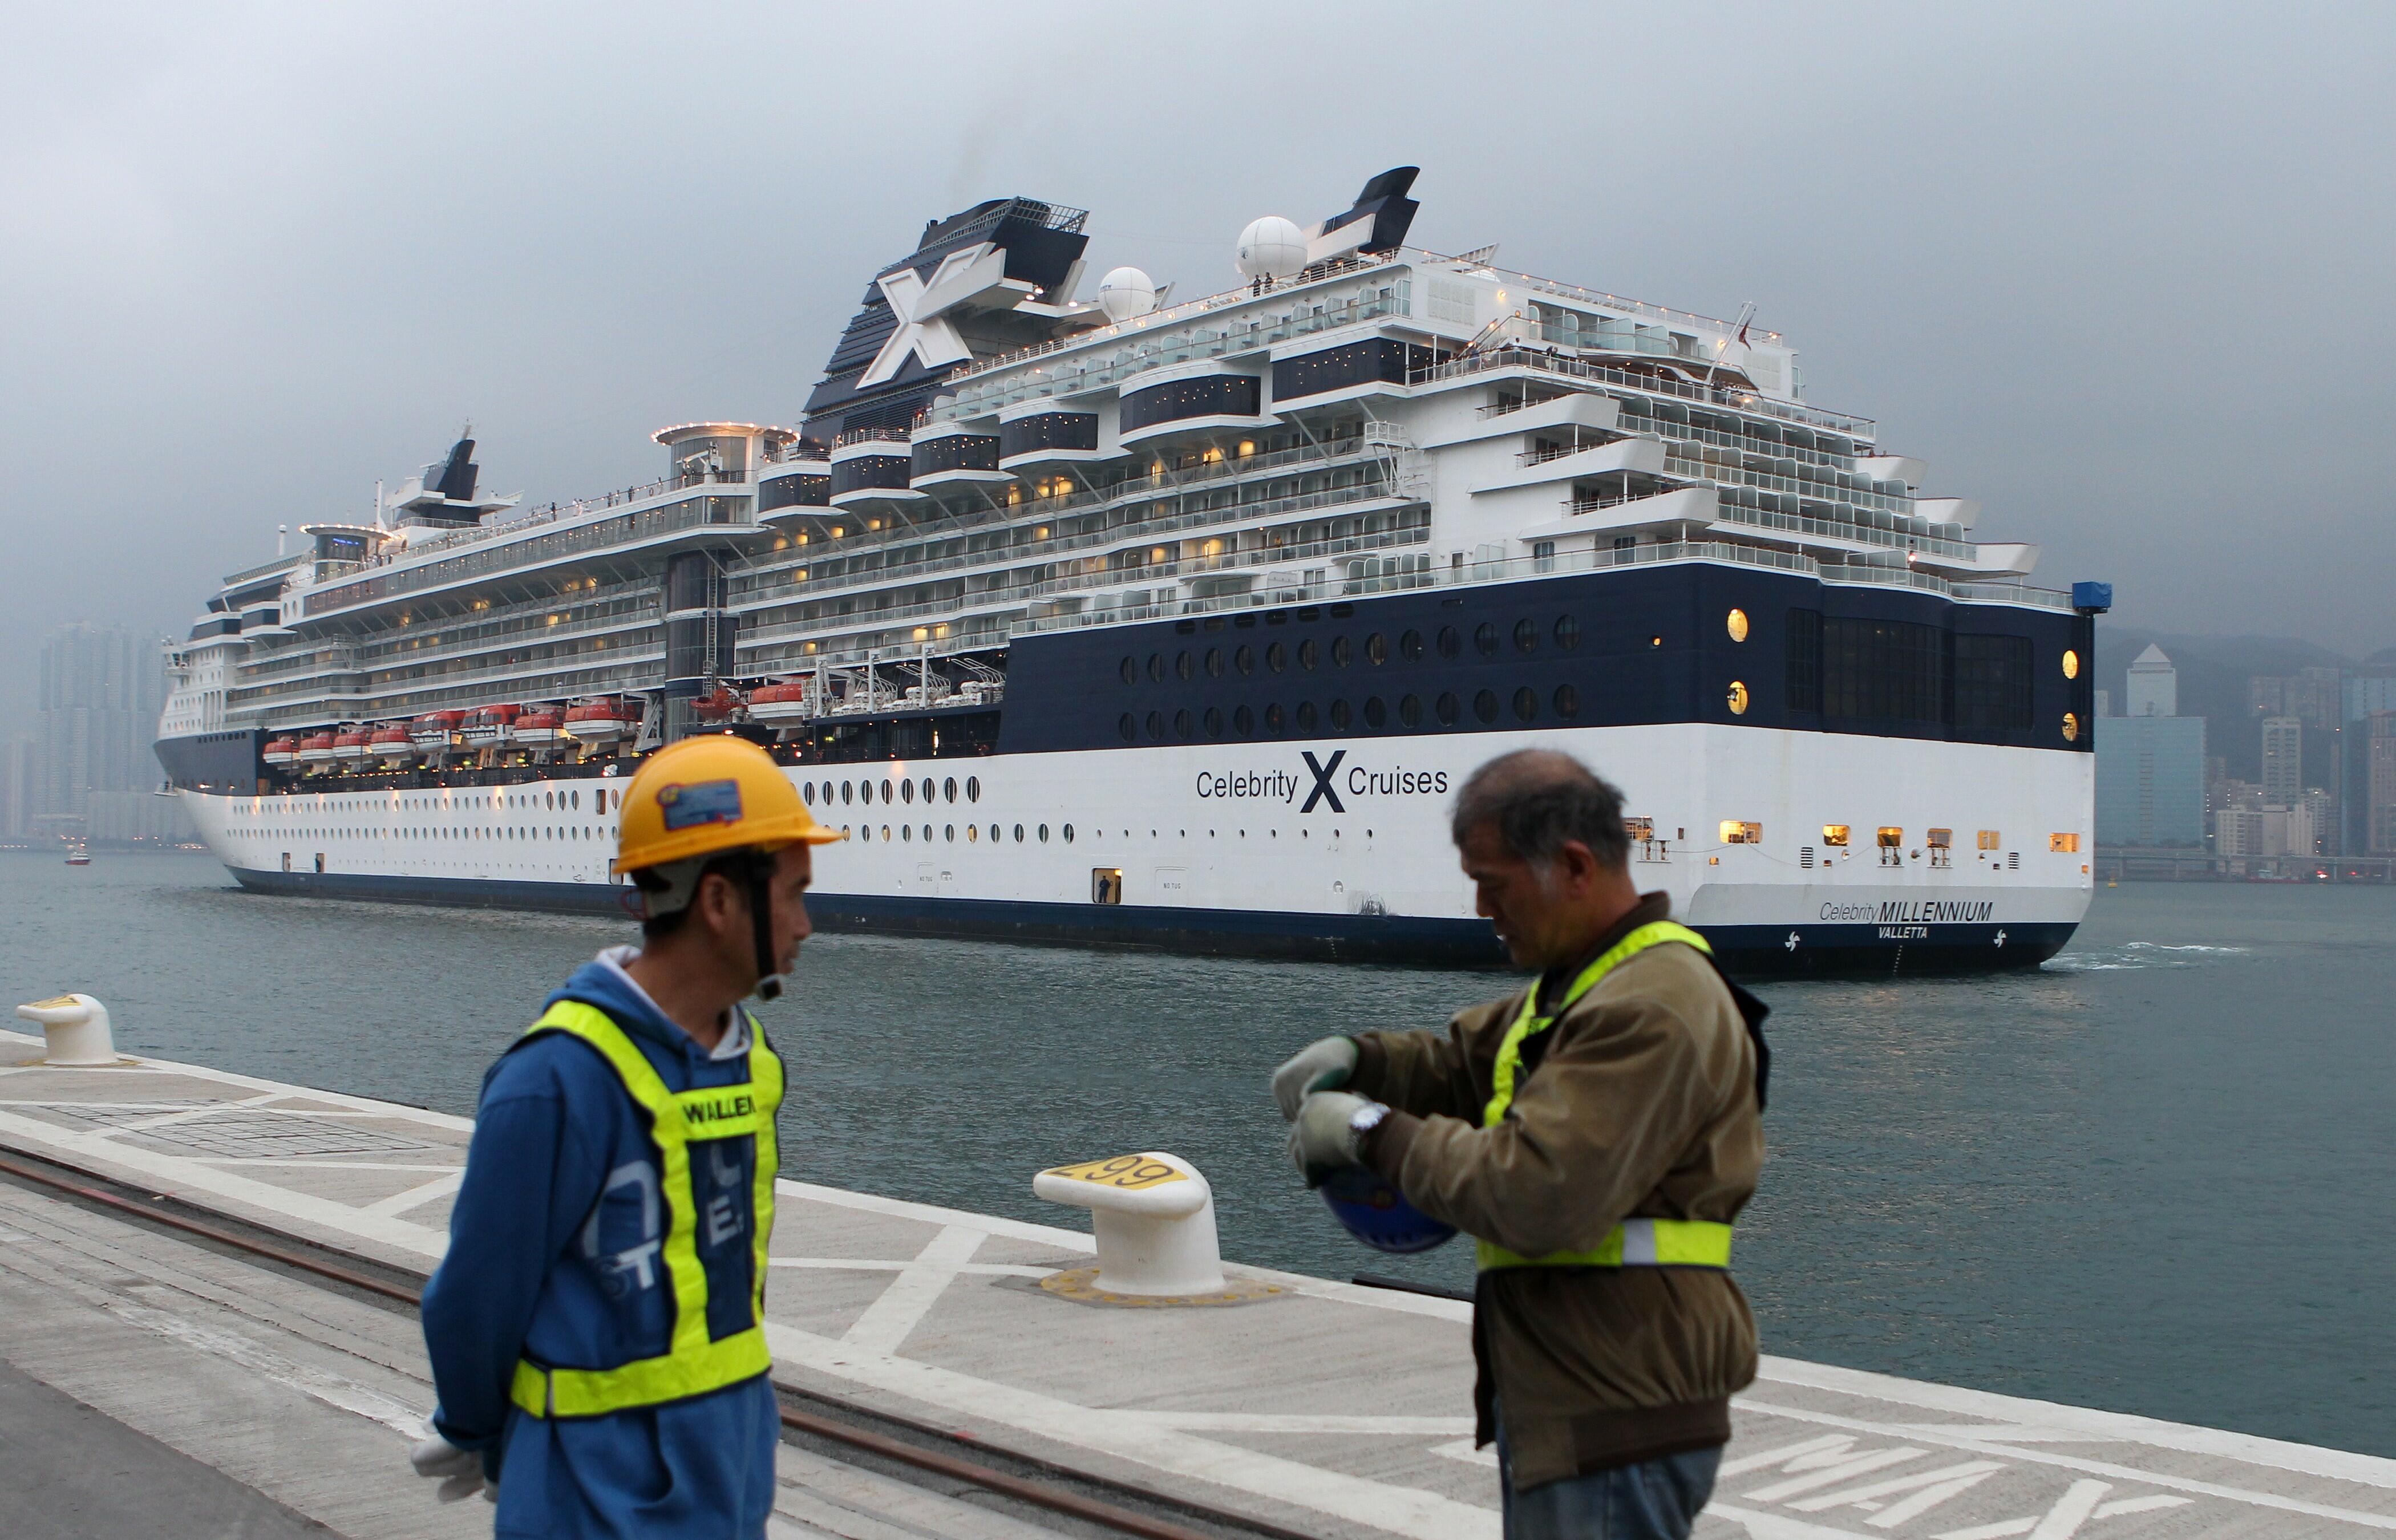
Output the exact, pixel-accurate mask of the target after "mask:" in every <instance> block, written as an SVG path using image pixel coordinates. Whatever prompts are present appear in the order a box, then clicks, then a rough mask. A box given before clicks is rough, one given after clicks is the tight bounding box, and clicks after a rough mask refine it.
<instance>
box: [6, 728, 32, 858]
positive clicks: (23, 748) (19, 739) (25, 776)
mask: <svg viewBox="0 0 2396 1540" xmlns="http://www.w3.org/2000/svg"><path fill="white" fill-rule="evenodd" d="M33 745H34V738H33V734H31V733H12V734H10V735H9V736H8V737H7V738H6V739H0V840H21V839H23V838H24V837H25V834H26V830H27V826H28V825H29V824H30V823H31V822H32V820H33V786H34V782H35V779H36V777H38V775H39V773H40V765H41V760H40V759H39V757H38V756H36V755H35V753H34V751H33Z"/></svg>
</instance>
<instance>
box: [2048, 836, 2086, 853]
mask: <svg viewBox="0 0 2396 1540" xmlns="http://www.w3.org/2000/svg"><path fill="white" fill-rule="evenodd" d="M2046 848H2047V849H2048V850H2049V851H2052V852H2053V853H2054V854H2056V855H2057V856H2077V855H2079V854H2080V836H2079V835H2077V834H2049V835H2048V836H2047V837H2046Z"/></svg>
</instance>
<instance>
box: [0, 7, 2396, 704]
mask: <svg viewBox="0 0 2396 1540" xmlns="http://www.w3.org/2000/svg"><path fill="white" fill-rule="evenodd" d="M5 21H6V26H7V33H6V35H7V40H8V41H7V47H6V49H5V52H0V274H5V281H0V360H5V365H0V539H5V547H0V551H5V561H0V648H5V649H6V650H7V654H8V655H9V661H7V663H5V664H0V702H6V703H8V705H9V706H10V709H12V710H14V709H21V706H22V705H23V703H24V684H23V679H24V676H25V675H26V674H28V673H29V672H30V657H29V656H28V653H29V650H30V648H31V646H32V645H33V644H35V643H36V642H37V641H38V638H39V636H40V634H41V632H42V631H45V630H47V628H49V627H50V626H53V625H55V624H57V623H59V622H61V621H65V620H70V619H92V620H100V621H118V622H123V623H126V624H128V625H138V626H140V627H143V628H154V629H157V630H161V631H174V632H176V633H177V634H180V631H181V630H182V629H183V628H184V627H185V626H187V625H188V623H189V620H190V617H191V616H192V614H193V612H194V611H195V610H196V609H197V608H198V607H199V606H200V604H201V603H202V601H203V600H204V598H205V597H206V593H207V592H208V591H210V589H211V587H212V584H213V582H214V580H215V579H216V578H218V577H219V576H220V575H221V574H223V573H226V572H229V571H233V570H234V569H236V568H239V567H242V566H246V565H248V564H252V563H255V562H257V561H260V560H262V559H264V558H265V557H267V556H269V555H271V554H273V541H274V526H275V524H277V523H289V524H298V523H300V521H302V520H307V519H319V518H326V517H339V518H357V517H363V516H365V515H366V514H368V513H369V512H370V511H371V499H372V497H373V489H374V484H375V480H376V478H377V477H384V478H390V479H394V480H395V479H396V478H398V477H401V476H404V475H406V474H407V473H408V472H409V471H410V470H411V469H413V468H414V467H416V466H418V465H420V464H421V463H422V462H423V461H425V460H427V459H430V458H433V457H435V456H436V455H438V454H439V453H440V452H441V451H442V450H443V449H445V448H446V445H447V444H448V442H449V440H450V438H451V437H452V436H453V435H454V434H455V432H456V431H457V428H458V425H459V422H460V421H461V420H462V419H464V418H472V419H473V423H474V429H475V432H476V435H477V436H478V437H479V438H480V439H481V441H482V449H481V454H480V458H481V460H482V462H483V466H484V474H485V485H486V486H490V487H493V488H494V489H496V490H499V491H514V490H517V489H522V490H523V491H524V492H525V493H526V495H527V498H528V499H529V500H533V501H545V500H548V499H550V498H565V497H572V496H575V495H578V494H580V493H585V492H590V491H595V490H599V489H603V488H606V487H608V486H611V485H625V484H627V483H630V482H632V481H634V480H645V479H647V478H648V477H649V476H651V475H653V474H655V473H656V472H657V471H658V469H659V463H660V460H659V456H660V453H661V452H660V451H659V450H658V449H657V448H656V446H655V445H652V444H650V443H649V442H648V439H647V434H648V433H649V431H652V430H654V429H656V428H658V427H660V426H663V425H665V424H667V423H671V422H678V421H686V420H689V419H691V418H705V417H732V418H748V419H756V420H765V421H776V422H785V423H787V422H791V421H793V420H794V419H795V418H796V417H797V415H798V409H799V406H800V404H801V403H802V402H803V401H804V399H805V394H806V392H807V389H808V387H809V386H810V385H811V384H812V383H813V381H814V380H815V378H816V377H817V375H818V373H819V369H820V367H821V365H822V363H823V360H824V358H825V356H826V354H827V352H829V350H830V348H831V345H832V340H833V339H834V338H835V336H836V335H837V334H838V331H839V328H840V326H841V325H842V324H843V323H844V322H845V320H846V319H847V317H848V316H849V314H850V313H851V312H853V311H854V310H855V308H856V305H857V301H858V299H859V295H860V294H861V293H862V291H863V288H864V285H865V283H866V280H867V278H868V276H869V275H870V274H871V272H872V271H873V270H874V269H875V268H876V267H878V266H880V265H881V264H883V263H885V262H886V261H888V260H890V259H894V258H896V257H898V256H899V255H901V254H903V253H904V252H906V251H908V250H910V249H912V245H913V242H914V238H915V235H916V233H917V232H919V231H920V230H921V228H922V226H923V223H924V221H925V219H928V218H931V217H933V216H936V215H943V214H947V213H950V212H952V211H953V210H955V209H957V208H959V207H962V206H965V205H966V204H969V203H971V202H974V201H976V200H978V199H981V198H985V197H991V196H996V195H1001V194H1006V193H1015V192H1021V193H1026V194H1029V195H1032V196H1035V197H1041V198H1046V199H1051V200H1055V201H1058V202H1063V203H1069V204H1073V205H1077V206H1085V207H1087V208H1089V209H1091V210H1092V214H1091V219H1090V229H1091V231H1092V232H1093V234H1094V239H1093V241H1092V243H1091V247H1090V253H1089V254H1090V257H1091V259H1092V265H1091V268H1090V270H1089V271H1090V272H1092V273H1093V274H1095V273H1097V272H1101V271H1103V270H1104V269H1105V268H1107V267H1111V266H1113V265H1115V264H1117V263H1120V262H1132V263H1137V264H1138V265H1139V266H1141V267H1144V268H1146V269H1147V270H1149V272H1151V274H1153V275H1154V276H1155V277H1157V278H1158V279H1160V280H1165V279H1171V280H1174V281H1176V282H1177V283H1178V285H1180V292H1181V293H1182V294H1183V295H1185V296H1188V295H1195V294H1203V293H1207V292H1211V291H1213V290H1215V289H1217V288H1220V287H1224V286H1228V285H1229V283H1230V282H1231V242H1232V237H1233V236H1234V235H1235V234H1236V233H1237V232H1238V230H1239V229H1240V227H1241V226H1242V225H1243V224H1244V223H1245V222H1246V221H1247V220H1248V219H1252V218H1254V217H1255V216H1257V215H1259V214H1267V213H1274V214H1283V215H1286V216H1288V217H1290V218H1292V219H1298V220H1300V221H1301V222H1304V221H1309V220H1312V219H1319V218H1322V217H1323V216H1324V215H1327V214H1330V213H1333V212H1336V211H1338V210H1339V209H1341V208H1344V207H1346V206H1347V204H1348V200H1349V199H1350V197H1351V195H1352V194H1353V193H1354V192H1355V191H1356V189H1357V187H1358V185H1359V184H1361V182H1362V181H1363V180H1364V178H1365V177H1366V176H1368V175H1370V174H1371V173H1373V172H1376V171H1378V170H1380V169H1382V168H1383V167H1385V166H1393V165H1400V164H1416V165H1419V166H1421V167H1422V168H1423V170H1422V176H1421V179H1420V180H1419V181H1418V183H1417V185H1416V188H1415V193H1416V196H1418V197H1419V198H1420V199H1421V200H1422V205H1423V208H1422V213H1421V215H1420V217H1419V218H1418V219H1417V221H1416V223H1415V228H1414V235H1413V240H1414V242H1415V243H1416V244H1418V245H1422V246H1430V247H1431V248H1432V249H1437V250H1461V249H1465V248H1469V247H1472V246H1481V245H1483V244H1485V243H1488V242H1492V241H1495V242H1498V243H1500V246H1501V250H1500V253H1499V260H1500V261H1501V262H1502V263H1504V264H1505V265H1507V266H1510V267H1517V268H1523V269H1526V270H1528V271H1531V272H1538V273H1542V274H1546V275H1551V276H1554V277H1559V278H1564V279H1568V280H1571V281H1574V282H1578V283H1582V284H1587V285H1591V286H1594V287H1599V288H1604V289H1609V290H1612V291H1614V292H1617V293H1621V294H1629V295H1634V296H1638V297H1641V298H1644V299H1652V300H1655V301H1657V302H1659V303H1663V304H1668V305H1671V306H1675V307H1679V308H1684V309H1690V310H1697V311H1703V312H1710V313H1715V314H1723V315H1728V314H1731V313H1733V312H1735V311H1736V310H1737V307H1738V305H1739V303H1740V302H1741V301H1742V300H1745V299H1753V300H1755V301H1756V302H1757V304H1758V306H1759V310H1758V321H1759V324H1761V325H1766V326H1770V327H1773V328H1775V329H1777V330H1780V331H1782V332H1785V333H1786V334H1788V336H1789V338H1790V340H1791V341H1792V342H1793V343H1794V344H1795V345H1796V346H1797V347H1798V348H1799V349H1800V350H1801V352H1802V363H1803V365H1804V369H1805V372H1806V376H1807V379H1808V382H1809V386H1810V391H1809V395H1810V399H1811V400H1812V401H1813V402H1815V403H1816V404H1817V405H1824V406H1829V407H1833V408H1837V409H1841V410H1847V411H1854V412H1859V413H1862V414H1864V415H1866V416H1870V417H1873V418H1878V419H1879V420H1880V421H1881V423H1882V424H1883V425H1884V432H1883V443H1884V445H1886V446H1887V447H1889V448H1890V449H1892V450H1894V451H1897V452H1902V453H1908V454H1916V455H1920V456H1922V457H1923V458H1926V459H1927V460H1928V461H1929V462H1930V465H1931V472H1930V481H1929V489H1930V490H1933V491H1935V492H1937V493H1942V494H1946V493H1955V494H1962V495H1964V496H1968V497H1976V498H1980V499H1982V500H1983V501H1984V503H1985V504H1986V512H1985V513H1984V514H1983V516H1982V520H1981V524H1980V533H1982V534H1983V535H1984V536H1986V537H1988V538H1992V539H2012V538H2023V539H2030V540H2035V541H2038V542H2040V543H2041V544H2042V545H2043V548H2044V561H2043V565H2042V566H2041V569H2040V578H2041V579H2042V580H2043V581H2046V582H2049V583H2051V584H2055V585H2058V586H2059V585H2061V584H2064V583H2068V582H2069V581H2070V580H2071V579H2073V578H2090V577H2095V578H2110V579H2112V581H2113V582H2114V583H2115V585H2116V593H2117V596H2118V604H2119V609H2118V611H2117V613H2118V615H2119V617H2121V618H2122V619H2123V620H2125V621H2130V622H2133V623H2136V624H2142V625H2154V626H2159V627H2164V628H2167V629H2177V630H2189V631H2268V632H2279V633H2284V634H2289V635H2295V636H2300V637H2304V638H2307V639H2309V640H2312V641H2315V642H2319V643H2322V644H2326V645H2329V646H2333V647H2336V648H2338V649H2340V650H2343V651H2348V652H2351V653H2357V654H2360V653H2363V652H2367V651H2370V650H2373V649H2375V648H2377V647H2381V646H2385V645H2389V644H2396V617H2391V614H2390V605H2389V593H2390V586H2391V581H2396V563H2392V562H2391V560H2390V557H2391V555H2396V533H2391V530H2390V516H2391V509H2390V500H2391V499H2390V498H2389V493H2388V491H2387V490H2386V487H2387V480H2386V473H2385V471H2384V470H2383V469H2382V467H2381V465H2380V463H2379V462H2380V460H2381V458H2382V457H2383V454H2384V445H2385V442H2386V440H2387V438H2388V436H2389V419H2390V417H2391V411H2390V406H2391V403H2390V392H2389V386H2388V384H2387V367H2388V361H2389V358H2390V356H2391V353H2396V348H2391V345H2390V344H2391V340H2396V339H2391V337H2390V331H2391V323H2390V319H2389V305H2388V297H2387V293H2386V290H2387V286H2388V280H2389V272H2390V257H2391V246H2396V243H2391V240H2390V235H2391V227H2396V198H2391V195H2390V190H2391V186H2396V178H2391V176H2390V166H2389V153H2390V145H2391V143H2396V134H2391V127H2396V124H2391V118H2392V117H2396V111H2391V107H2390V101H2391V100H2392V99H2396V93H2392V92H2391V86H2390V76H2391V64H2396V48H2391V43H2396V7H2388V6H2385V5H2370V6H2363V5H2356V6H2350V7H2331V6H2320V7H2311V6H2302V5H2296V6H2290V5H2279V6H2272V7H2253V8H2251V9H2244V10H2233V9H2230V8H2227V7H2214V6H2201V5H2189V4H2180V5H2168V6H2162V5H2159V6H2152V7H2148V6H2110V7H2104V6H2100V7H2088V6H2084V5H2075V6H2065V7H2042V6H2026V5H2007V6H2004V7H1989V8H1988V9H1987V10H1985V11H1983V12H1980V13H1977V14H1976V13H1972V12H1967V11H1965V10H1963V9H1962V8H1960V7H1939V6H1933V7H1924V6H1918V5H1890V6H1842V5H1824V4H1817V5H1811V6H1790V5H1778V4H1775V5H1760V6H1752V7H1669V6H1658V5H1656V4H1654V3H1653V0H1645V3H1642V4H1638V5H1629V6H1617V5H1611V4H1582V5H1549V6H1523V7H1516V6H1510V5H1505V4H1498V3H1488V0H1484V3H1478V4H1471V5H1464V4H1458V3H1456V0H1447V3H1444V4H1421V5H1418V4H1409V3H1404V0H1377V3H1375V4H1370V5H1363V6H1354V5H1339V6H1316V5H1311V4H1305V3H1296V4H1290V3H1285V4H1278V5H1258V6H1251V5H1241V4H1212V5H1205V6H1178V5H1171V4H1161V3H1157V4H1126V3H1123V0H1114V3H1111V4H1095V5H1070V4H1068V5H1053V6H1044V5H1039V4H1032V3H1029V0H1017V3H1013V4H1008V5H1004V6H992V5H989V4H978V5H967V6H958V7H950V6H945V5H941V4H938V3H931V0H915V3H911V4H907V5H894V6H855V5H851V6H841V7H799V6H790V7H709V6H703V5H677V6H673V7H665V6H655V7H610V6H606V5H600V4H576V5H554V6H547V5H484V6H472V7H469V6H443V5H423V4H417V5H408V6H387V7H386V6H369V5H343V6H330V7H324V6H300V5H298V4H290V5H283V6H272V5H258V6H247V7H245V6H239V5H232V4H215V5H206V6H194V7H165V6H159V7H117V6H112V5H105V4H94V3H90V0H84V3H80V4H78V5H75V6H72V7H67V6H57V5H49V4H44V5H27V4H14V5H11V6H9V7H8V8H7V13H6V16H5ZM1091 282H1093V283H1094V282H1095V280H1094V279H1093V280H1091Z"/></svg>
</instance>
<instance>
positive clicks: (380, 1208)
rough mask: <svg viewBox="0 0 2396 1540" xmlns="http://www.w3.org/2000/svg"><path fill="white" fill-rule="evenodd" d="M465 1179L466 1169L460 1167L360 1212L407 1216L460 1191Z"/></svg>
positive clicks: (364, 1208)
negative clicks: (410, 1212) (436, 1200)
mask: <svg viewBox="0 0 2396 1540" xmlns="http://www.w3.org/2000/svg"><path fill="white" fill-rule="evenodd" d="M465 1179H466V1168H465V1167H463V1166H459V1167H457V1168H456V1169H454V1170H451V1171H449V1172H447V1173H445V1174H444V1175H439V1176H435V1177H434V1178H433V1180H431V1181H429V1182H420V1183H419V1184H417V1185H416V1186H415V1187H412V1188H406V1189H405V1190H403V1191H399V1192H394V1193H393V1194H392V1195H391V1196H390V1197H388V1198H378V1199H376V1200H375V1201H373V1202H371V1203H368V1204H366V1206H365V1207H363V1208H361V1209H359V1210H358V1212H359V1213H360V1214H374V1215H393V1214H406V1212H407V1211H408V1210H410V1209H414V1208H422V1207H423V1206H424V1205H425V1204H427V1203H430V1202H432V1201H434V1200H435V1199H439V1198H446V1197H448V1196H449V1195H450V1194H451V1193H453V1192H455V1191H457V1190H458V1184H459V1183H460V1182H462V1181H464V1180H465Z"/></svg>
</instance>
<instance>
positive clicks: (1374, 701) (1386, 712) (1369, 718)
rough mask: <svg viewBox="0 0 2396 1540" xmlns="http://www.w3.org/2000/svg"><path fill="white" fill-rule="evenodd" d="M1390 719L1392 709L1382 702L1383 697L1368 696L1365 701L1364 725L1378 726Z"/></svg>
mask: <svg viewBox="0 0 2396 1540" xmlns="http://www.w3.org/2000/svg"><path fill="white" fill-rule="evenodd" d="M1389 720H1390V709H1389V708H1388V707H1387V706H1384V705H1382V704H1381V697H1379V696H1370V697H1366V698H1365V701H1364V725H1365V726H1367V727H1378V726H1379V725H1381V724H1383V723H1385V722H1387V721H1389Z"/></svg>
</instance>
